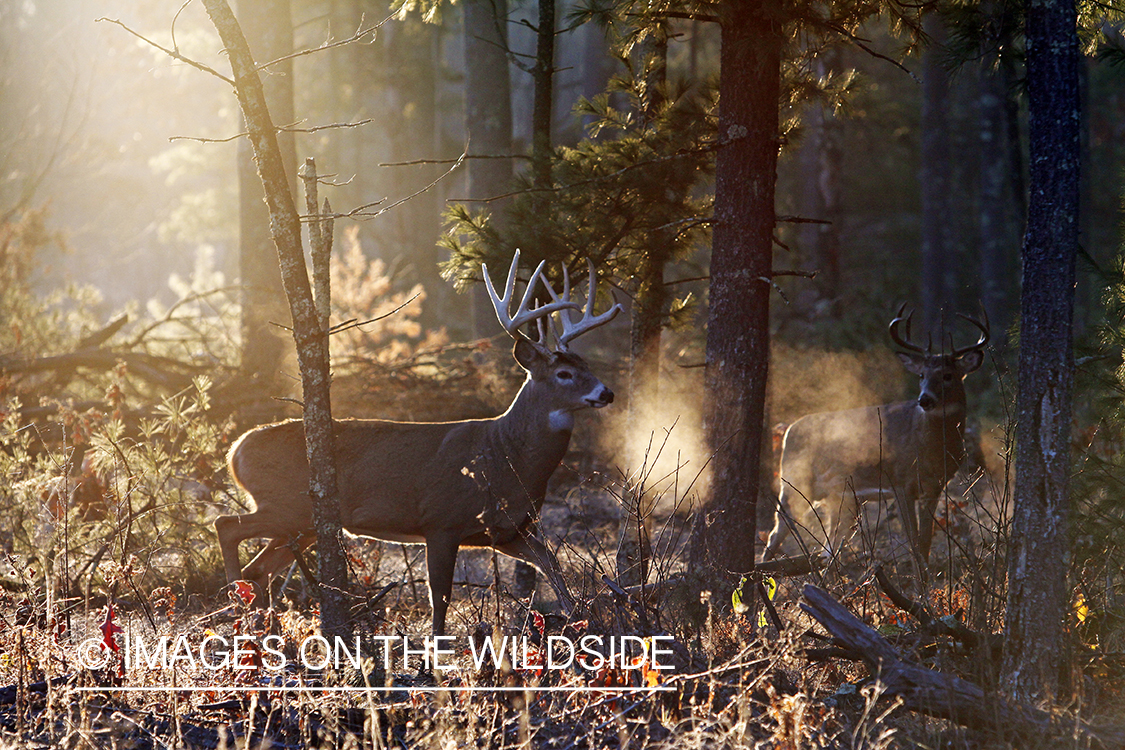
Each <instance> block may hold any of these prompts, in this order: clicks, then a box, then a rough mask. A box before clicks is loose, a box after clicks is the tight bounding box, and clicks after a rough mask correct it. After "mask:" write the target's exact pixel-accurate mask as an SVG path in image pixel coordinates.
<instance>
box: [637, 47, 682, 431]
mask: <svg viewBox="0 0 1125 750" xmlns="http://www.w3.org/2000/svg"><path fill="white" fill-rule="evenodd" d="M667 57H668V39H667V37H665V36H664V33H663V30H657V31H653V32H652V35H650V36H649V37H648V38H646V41H645V42H644V43H643V44H641V45H640V58H641V59H640V60H639V63H640V65H642V66H643V68H642V69H643V70H644V71H645V76H644V77H645V81H644V86H645V96H644V99H643V101H642V102H641V106H642V107H643V111H642V112H640V115H641V117H642V118H643V119H644V121H645V126H646V127H647V126H648V123H649V122H651V120H652V119H653V118H654V117H655V116H656V114H657V112H658V110H659V109H660V107H661V106H662V104H663V101H662V92H663V90H664V84H665V82H666V80H667V70H668V68H667ZM674 239H675V233H674V231H673V230H670V229H664V230H660V231H658V232H654V233H653V234H652V235H651V236H650V238H649V243H648V246H647V247H646V248H645V252H644V257H643V258H641V262H640V264H639V266H638V269H637V277H636V290H635V292H634V295H633V306H632V311H631V320H630V336H629V363H630V368H631V371H630V378H629V385H630V391H631V392H630V394H629V409H630V412H631V414H630V419H631V420H632V421H634V422H635V421H636V419H637V418H638V416H639V415H640V414H643V413H645V412H648V413H651V411H650V410H651V409H652V408H653V407H654V406H655V405H656V400H657V398H659V393H660V338H661V332H662V331H663V330H664V316H665V314H666V312H665V307H666V305H667V298H668V294H667V290H666V288H665V286H664V266H666V265H667V264H668V261H669V260H670V259H671V256H672V248H673V240H674Z"/></svg>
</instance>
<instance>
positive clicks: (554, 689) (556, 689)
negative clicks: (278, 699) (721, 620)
mask: <svg viewBox="0 0 1125 750" xmlns="http://www.w3.org/2000/svg"><path fill="white" fill-rule="evenodd" d="M675 689H676V688H674V687H566V686H559V685H548V686H545V687H530V686H529V687H444V686H439V687H369V688H368V687H241V686H237V685H205V686H202V687H154V686H151V685H146V686H140V687H76V688H74V690H75V691H76V692H79V693H173V692H174V693H198V692H204V691H231V692H236V693H369V692H370V693H399V692H403V693H406V692H415V693H418V692H420V693H524V692H540V693H667V692H673V691H675Z"/></svg>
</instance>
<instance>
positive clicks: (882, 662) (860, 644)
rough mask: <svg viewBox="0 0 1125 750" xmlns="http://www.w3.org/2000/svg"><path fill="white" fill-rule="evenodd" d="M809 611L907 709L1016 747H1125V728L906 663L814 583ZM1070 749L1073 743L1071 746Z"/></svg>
mask: <svg viewBox="0 0 1125 750" xmlns="http://www.w3.org/2000/svg"><path fill="white" fill-rule="evenodd" d="M803 594H804V597H805V599H806V601H805V602H802V603H801V609H803V610H805V612H807V613H808V614H809V615H810V616H811V617H813V618H814V619H815V620H816V621H817V622H819V623H820V624H821V625H823V626H824V627H825V628H826V629H827V630H828V632H829V633H831V634H832V636H833V637H834V638H835V639H836V640H837V641H838V642H839V643H840V644H841V645H842V646H843V647H844V648H846V649H848V650H850V651H854V652H855V653H857V654H859V655H860V656H861V657H862V659H863V661H864V663H865V664H866V665H867V668H868V671H870V672H871V675H872V677H874V678H875V679H876V680H878V681H879V683H880V684H881V685H882V686H883V687H884V688H885V693H886V694H887V695H897V696H900V697H901V698H902V699H903V705H904V706H905V707H906V708H908V709H910V710H912V711H917V712H918V713H923V714H926V715H928V716H934V717H937V718H940V719H948V720H950V721H953V722H956V723H958V724H961V725H962V726H966V727H969V728H970V729H974V730H978V731H982V732H985V733H987V734H991V735H994V736H997V737H1000V738H1003V739H1004V740H1006V741H1008V742H1011V743H1013V744H1014V745H1015V746H1017V747H1052V746H1056V745H1055V744H1053V743H1062V742H1068V743H1073V742H1074V741H1075V740H1078V741H1085V742H1092V743H1094V744H1095V746H1100V747H1105V748H1120V747H1122V746H1123V745H1125V727H1117V726H1114V727H1105V728H1098V729H1094V728H1092V727H1091V726H1089V725H1087V724H1085V723H1083V722H1080V721H1074V720H1070V721H1066V722H1064V721H1063V720H1062V717H1059V716H1055V715H1052V714H1050V713H1047V712H1046V711H1042V710H1040V709H1038V708H1034V707H1031V706H1026V705H1023V704H1020V703H1016V702H1014V701H1012V700H1009V699H1008V698H1007V697H1006V696H1004V695H1001V694H999V693H996V692H986V691H985V690H984V689H983V688H981V687H980V686H979V685H976V684H974V683H971V682H969V681H967V680H963V679H961V678H960V677H956V676H954V675H947V674H943V673H941V672H937V671H935V670H932V669H927V668H926V667H923V666H921V665H918V664H914V663H911V662H908V661H906V660H904V659H902V658H901V657H900V656H899V654H898V652H897V651H895V648H894V647H893V646H892V645H891V644H890V643H889V642H888V641H887V640H886V639H885V638H884V637H883V636H881V635H879V633H877V632H876V631H875V630H874V629H873V628H871V627H870V626H868V625H866V624H864V623H863V622H861V621H860V620H859V618H857V617H856V616H855V615H853V614H852V613H851V612H849V611H848V610H847V609H846V608H845V607H844V606H843V605H842V604H840V603H839V602H837V601H836V600H835V599H833V598H832V597H831V596H830V595H829V594H828V592H826V591H824V590H823V589H821V588H818V587H816V586H814V585H812V584H807V585H806V586H805V587H804V590H803ZM1067 746H1070V745H1067Z"/></svg>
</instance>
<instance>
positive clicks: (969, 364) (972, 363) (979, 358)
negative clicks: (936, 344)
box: [957, 349, 984, 375]
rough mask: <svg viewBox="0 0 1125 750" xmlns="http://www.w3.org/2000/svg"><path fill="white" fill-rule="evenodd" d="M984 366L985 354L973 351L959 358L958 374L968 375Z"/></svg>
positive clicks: (977, 350)
mask: <svg viewBox="0 0 1125 750" xmlns="http://www.w3.org/2000/svg"><path fill="white" fill-rule="evenodd" d="M982 364H984V352H982V351H981V350H980V349H973V350H972V351H968V352H965V353H964V354H962V355H961V356H960V357H958V358H957V372H959V373H961V374H962V375H968V374H969V373H970V372H976V370H977V368H979V367H980V366H981V365H982Z"/></svg>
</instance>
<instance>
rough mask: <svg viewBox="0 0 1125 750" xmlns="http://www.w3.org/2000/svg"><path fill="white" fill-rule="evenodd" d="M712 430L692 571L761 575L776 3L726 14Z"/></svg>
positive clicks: (777, 69) (711, 340) (734, 3)
mask: <svg viewBox="0 0 1125 750" xmlns="http://www.w3.org/2000/svg"><path fill="white" fill-rule="evenodd" d="M723 11H724V12H723V15H722V51H721V55H720V65H721V72H720V83H719V133H718V137H719V142H720V144H721V146H720V148H719V151H718V156H717V161H716V165H715V228H714V234H713V241H712V250H711V282H710V309H709V312H708V319H707V353H706V367H707V370H706V388H707V394H706V398H707V404H706V411H705V420H706V423H705V431H706V435H707V441H708V446H709V449H710V450H711V451H712V453H713V456H712V459H711V469H712V479H711V492H710V503H709V507H708V509H707V519H706V522H705V523H704V524H703V525H702V526H701V527H700V525H699V522H698V521H697V531H696V532H695V533H696V536H695V539H694V540H693V545H692V552H693V555H692V556H693V565H696V566H697V567H698V568H699V569H700V570H701V572H703V573H705V574H709V575H710V576H712V577H716V578H721V577H725V576H726V575H729V574H732V573H733V574H734V575H735V576H736V578H735V580H736V581H737V576H738V575H739V574H742V573H746V572H748V571H750V570H752V569H753V567H754V541H755V538H756V535H757V522H756V510H757V503H758V491H759V460H758V459H759V455H760V453H761V444H762V432H763V418H764V414H765V396H766V376H767V373H768V369H769V299H770V289H771V283H770V278H771V273H772V262H773V231H774V223H775V214H774V188H775V183H776V181H777V151H778V137H777V125H778V96H779V86H780V74H781V47H782V29H781V26H780V22H779V18H780V16H781V15H782V14H781V9H780V7H779V4H778V2H777V0H763V2H761V3H745V2H742V1H741V0H731V1H730V2H728V3H726V4H725V5H724V6H723ZM728 580H729V579H728Z"/></svg>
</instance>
